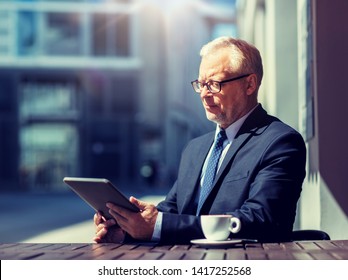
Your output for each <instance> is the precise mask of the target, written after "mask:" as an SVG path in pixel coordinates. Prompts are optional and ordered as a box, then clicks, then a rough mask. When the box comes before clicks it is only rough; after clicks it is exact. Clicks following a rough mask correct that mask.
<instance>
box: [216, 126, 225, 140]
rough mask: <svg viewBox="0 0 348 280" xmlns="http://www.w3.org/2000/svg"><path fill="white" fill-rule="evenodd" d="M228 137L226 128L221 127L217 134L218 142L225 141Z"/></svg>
mask: <svg viewBox="0 0 348 280" xmlns="http://www.w3.org/2000/svg"><path fill="white" fill-rule="evenodd" d="M226 139H227V135H226V131H225V130H224V129H220V131H219V133H218V134H217V135H216V142H217V143H223V142H224V141H225V140H226Z"/></svg>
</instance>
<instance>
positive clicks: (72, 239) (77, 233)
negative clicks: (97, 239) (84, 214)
mask: <svg viewBox="0 0 348 280" xmlns="http://www.w3.org/2000/svg"><path fill="white" fill-rule="evenodd" d="M139 199H140V200H143V201H146V202H151V203H153V204H155V205H156V204H157V203H158V202H160V201H161V200H163V199H164V196H144V197H141V198H139ZM94 233H95V229H94V224H93V221H92V219H90V220H88V221H84V222H81V223H77V224H74V225H71V226H67V227H63V228H60V229H56V230H52V231H49V232H45V233H43V234H39V235H36V236H34V237H32V238H28V239H25V240H22V241H21V242H28V243H31V242H32V243H91V242H93V241H92V239H93V236H94Z"/></svg>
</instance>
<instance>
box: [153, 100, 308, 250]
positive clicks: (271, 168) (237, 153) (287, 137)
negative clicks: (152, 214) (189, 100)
mask: <svg viewBox="0 0 348 280" xmlns="http://www.w3.org/2000/svg"><path fill="white" fill-rule="evenodd" d="M213 141H214V132H211V133H208V134H206V135H203V136H201V137H198V138H196V139H193V140H192V141H190V142H189V143H188V145H187V147H186V148H185V150H184V151H183V154H182V158H181V163H180V167H179V172H178V177H177V181H176V182H175V184H174V186H173V187H172V189H171V190H170V192H169V193H168V195H167V197H166V199H165V200H164V201H162V202H160V203H159V205H158V206H157V207H158V210H159V211H161V212H163V221H162V232H161V243H176V244H179V243H189V242H190V240H191V239H196V238H204V236H203V233H202V230H201V227H200V218H199V216H196V209H197V208H196V203H195V196H196V195H197V189H198V188H199V183H200V175H201V170H202V167H203V163H204V161H205V158H206V156H207V154H208V152H209V149H210V147H211V145H212V143H213ZM305 162H306V147H305V144H304V141H303V139H302V137H301V135H300V134H299V133H298V132H297V131H295V130H294V129H292V128H291V127H289V126H288V125H286V124H284V123H283V122H281V121H280V120H279V119H277V118H275V117H273V116H270V115H268V114H267V112H266V111H265V110H264V109H263V108H262V106H261V105H259V106H258V107H257V108H256V109H255V110H254V111H253V112H252V113H251V114H250V115H249V116H248V118H247V119H246V120H245V122H244V124H243V125H242V127H241V128H240V131H239V132H238V133H237V135H236V137H235V139H234V141H233V143H232V145H231V146H230V148H229V150H228V152H227V154H226V157H225V159H224V161H223V163H222V165H221V167H220V170H219V172H218V174H217V175H216V178H215V182H214V188H213V190H212V192H211V193H210V195H209V197H208V198H207V200H206V201H205V203H204V205H203V207H202V209H201V212H200V215H202V214H221V213H230V214H233V215H234V216H236V217H238V218H240V220H241V222H242V228H241V231H240V232H239V233H238V234H236V235H234V237H236V238H253V239H258V240H260V241H283V240H288V239H289V238H290V233H291V232H292V227H293V223H294V219H295V215H296V205H297V201H298V199H299V197H300V193H301V189H302V183H303V180H304V177H305Z"/></svg>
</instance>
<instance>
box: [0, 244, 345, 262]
mask: <svg viewBox="0 0 348 280" xmlns="http://www.w3.org/2000/svg"><path fill="white" fill-rule="evenodd" d="M0 259H1V260H41V259H48V260H98V259H99V260H113V259H118V260H122V259H123V260H133V259H137V260H149V259H150V260H203V259H204V260H230V259H231V260H256V259H257V260H288V259H300V260H313V259H314V260H332V259H334V260H348V240H331V241H301V242H285V243H246V244H238V245H234V246H233V247H230V248H201V247H198V246H197V245H169V246H164V245H156V244H122V245H121V244H111V243H108V244H93V243H90V244H86V243H72V244H68V243H55V244H54V243H0Z"/></svg>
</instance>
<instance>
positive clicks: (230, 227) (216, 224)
mask: <svg viewBox="0 0 348 280" xmlns="http://www.w3.org/2000/svg"><path fill="white" fill-rule="evenodd" d="M201 226H202V230H203V233H204V236H205V238H206V239H208V240H212V241H222V240H226V239H227V238H228V236H229V235H230V233H231V232H232V233H237V232H239V231H240V228H241V222H240V220H239V219H238V218H237V217H233V216H232V215H202V216H201Z"/></svg>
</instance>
